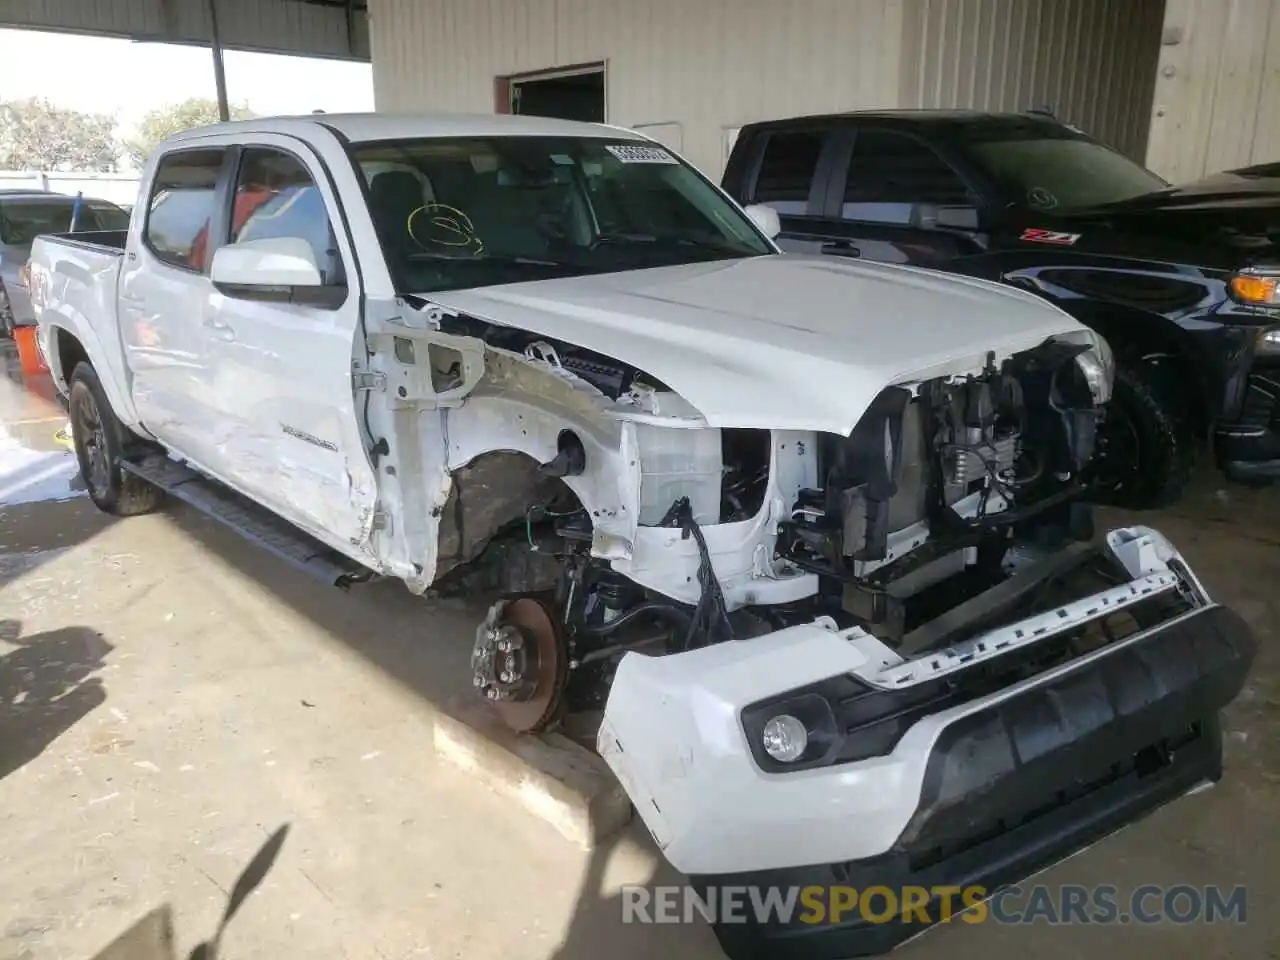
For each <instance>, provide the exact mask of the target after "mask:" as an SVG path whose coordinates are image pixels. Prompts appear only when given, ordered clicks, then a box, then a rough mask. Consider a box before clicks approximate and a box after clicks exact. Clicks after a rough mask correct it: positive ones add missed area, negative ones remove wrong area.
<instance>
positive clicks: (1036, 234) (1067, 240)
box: [1018, 227, 1080, 247]
mask: <svg viewBox="0 0 1280 960" xmlns="http://www.w3.org/2000/svg"><path fill="white" fill-rule="evenodd" d="M1018 239H1019V240H1027V241H1030V242H1031V243H1060V244H1063V245H1065V246H1068V247H1069V246H1071V245H1072V244H1073V243H1075V242H1076V241H1077V240H1079V239H1080V234H1078V233H1062V232H1061V231H1058V230H1043V229H1041V228H1040V227H1027V229H1025V230H1023V231H1022V236H1021V237H1019V238H1018Z"/></svg>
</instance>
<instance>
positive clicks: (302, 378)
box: [201, 134, 377, 557]
mask: <svg viewBox="0 0 1280 960" xmlns="http://www.w3.org/2000/svg"><path fill="white" fill-rule="evenodd" d="M244 147H245V153H244V155H243V156H242V159H241V164H240V172H239V174H238V176H237V183H238V184H240V185H242V186H243V187H244V188H245V189H241V190H240V191H239V193H238V194H237V199H236V201H235V203H234V204H233V215H232V224H231V230H232V236H233V237H235V238H237V239H243V240H250V239H261V238H263V237H265V236H302V237H304V239H308V240H309V241H311V242H312V244H313V246H315V247H316V248H317V251H318V254H319V255H320V257H319V258H323V254H324V253H325V252H326V251H328V253H329V255H330V256H329V261H328V262H327V263H326V267H327V268H328V269H327V270H326V274H327V278H328V279H330V280H336V279H341V280H344V281H345V282H347V283H348V289H347V294H346V299H345V302H343V304H342V305H341V306H339V307H337V308H336V309H326V308H323V307H318V306H312V305H304V304H295V303H283V302H273V301H265V300H258V299H249V298H243V297H240V296H228V295H226V294H224V293H222V292H220V291H218V290H217V289H216V288H215V289H212V290H211V294H210V297H209V299H208V302H207V307H206V310H205V313H204V316H203V321H202V324H201V337H202V341H203V348H202V349H203V350H204V351H205V352H206V353H207V356H208V358H209V362H208V365H207V372H208V389H209V393H210V403H211V405H212V406H213V407H214V408H216V409H217V411H218V420H219V423H220V424H221V429H219V430H218V431H217V436H216V438H215V441H214V442H215V447H216V450H215V454H214V455H215V457H216V459H217V462H218V463H219V464H222V465H223V466H220V467H219V468H218V469H219V470H220V471H221V472H226V473H230V472H231V471H234V474H235V476H236V477H237V479H238V483H239V485H240V486H241V488H242V489H244V490H245V491H246V492H247V493H249V494H251V495H252V496H254V497H256V498H257V499H259V500H261V501H262V502H263V503H265V504H267V505H268V506H270V507H272V508H273V509H275V510H276V511H277V512H279V513H280V514H281V515H283V516H285V517H287V518H288V519H290V520H293V521H294V522H295V523H298V524H299V525H300V526H302V527H305V528H309V529H311V530H312V531H323V532H324V533H326V534H327V536H326V539H328V540H330V541H331V542H333V541H335V540H336V541H339V542H341V543H343V544H347V545H350V547H352V548H354V550H353V552H355V553H356V554H358V555H362V556H365V557H367V556H369V555H370V554H369V550H368V546H367V542H368V538H369V533H370V524H371V519H372V514H373V511H374V509H375V505H376V502H377V487H376V483H375V476H374V472H373V468H372V467H371V465H370V463H369V460H368V457H367V455H366V452H365V443H364V438H363V435H362V433H361V431H360V427H359V423H360V421H359V419H358V417H359V412H358V411H357V408H356V394H355V393H354V392H353V390H352V378H351V363H352V356H353V351H354V350H356V349H357V346H356V341H357V337H358V336H362V335H361V334H360V333H359V320H360V313H359V310H360V292H359V290H358V286H357V283H356V280H355V277H356V275H357V274H356V271H355V270H354V268H353V264H354V260H353V254H352V250H351V248H350V244H349V243H348V241H347V238H346V236H345V234H344V232H343V231H342V229H341V227H340V225H341V223H342V220H341V218H340V217H339V216H338V206H337V202H336V197H335V196H334V195H333V192H332V190H331V188H330V186H329V183H328V181H327V179H326V177H325V176H324V174H323V169H322V168H321V166H320V164H319V163H318V162H316V160H315V158H314V156H313V155H312V154H311V152H310V150H309V148H307V147H305V146H304V145H303V144H302V143H300V142H299V141H297V140H294V139H292V138H289V137H283V136H274V135H269V134H262V135H255V136H254V141H253V143H251V144H244ZM265 151H270V152H265ZM291 164H292V165H291ZM304 178H305V179H304ZM326 215H327V218H328V222H329V224H332V225H333V226H334V228H335V229H333V234H332V236H331V237H330V236H328V234H327V231H321V230H320V229H318V227H317V225H320V226H323V223H324V220H323V218H324V217H325V216H326ZM322 233H323V234H324V235H323V236H322V235H321V234H322ZM331 244H332V245H331ZM359 349H363V344H362V343H361V344H360V346H359Z"/></svg>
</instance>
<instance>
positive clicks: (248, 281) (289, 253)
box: [209, 237, 324, 293]
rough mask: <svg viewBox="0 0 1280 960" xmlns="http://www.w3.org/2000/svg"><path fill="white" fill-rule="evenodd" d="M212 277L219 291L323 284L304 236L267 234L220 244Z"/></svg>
mask: <svg viewBox="0 0 1280 960" xmlns="http://www.w3.org/2000/svg"><path fill="white" fill-rule="evenodd" d="M209 279H210V280H212V281H213V285H214V286H215V287H217V288H218V289H220V290H221V289H222V288H223V287H230V288H241V287H318V286H321V285H322V284H323V283H324V278H323V277H321V275H320V265H319V264H318V263H316V255H315V253H314V252H313V251H312V249H311V244H309V243H307V241H305V240H303V239H302V238H301V237H265V238H263V239H261V240H242V241H240V242H239V243H228V244H226V245H225V246H221V247H219V248H218V250H217V252H215V253H214V255H213V264H212V266H210V268H209ZM223 292H224V293H229V291H226V290H224V291H223Z"/></svg>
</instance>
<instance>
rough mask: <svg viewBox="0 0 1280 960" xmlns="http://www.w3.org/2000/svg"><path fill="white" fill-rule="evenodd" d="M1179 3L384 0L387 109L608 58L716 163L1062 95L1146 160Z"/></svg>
mask: <svg viewBox="0 0 1280 960" xmlns="http://www.w3.org/2000/svg"><path fill="white" fill-rule="evenodd" d="M1275 2H1278V3H1280V0H1275ZM1205 3H1206V5H1212V4H1211V3H1210V0H1205ZM1163 9H1164V2H1163V0H789V2H783V0H683V2H681V0H371V2H370V33H371V42H372V47H373V77H374V91H375V96H376V98H377V103H378V107H379V109H383V110H457V111H481V112H491V111H492V110H493V109H494V78H495V77H497V76H502V75H507V74H513V73H521V72H526V71H534V70H543V69H548V68H551V67H560V66H569V65H574V64H580V63H589V62H598V61H606V62H607V65H608V74H607V79H606V83H607V100H608V105H607V116H608V120H609V122H611V123H617V124H622V125H624V126H650V125H651V129H652V131H653V132H654V133H655V135H658V136H659V139H661V140H663V141H664V142H666V143H668V144H670V145H671V146H674V147H676V148H677V149H679V150H681V151H682V152H683V153H684V154H685V155H686V156H687V157H689V159H691V160H692V161H693V162H695V163H696V164H698V165H699V166H701V167H702V168H703V169H704V170H705V171H707V172H708V173H709V174H711V175H713V176H715V175H718V174H719V172H720V170H721V169H722V168H723V163H724V158H725V155H726V146H727V144H728V143H729V142H730V140H731V138H732V136H733V134H734V133H735V132H736V129H737V128H738V127H739V126H741V125H742V124H743V123H746V122H749V121H752V120H760V119H767V118H771V117H780V116H787V115H796V114H805V113H821V112H826V111H839V110H855V109H860V108H873V107H912V106H918V107H977V108H983V109H993V110H1025V109H1028V108H1030V107H1040V106H1051V107H1052V108H1053V109H1054V110H1055V111H1056V112H1057V113H1058V115H1059V116H1061V117H1063V118H1064V119H1067V120H1070V121H1072V122H1075V123H1077V124H1078V125H1080V126H1081V127H1083V128H1084V129H1086V130H1088V131H1089V132H1091V133H1094V134H1095V135H1097V136H1100V137H1101V138H1102V139H1104V140H1106V141H1108V142H1110V143H1112V144H1113V145H1115V146H1116V147H1118V148H1119V149H1121V150H1123V151H1125V152H1126V153H1129V154H1130V155H1132V156H1135V157H1141V156H1142V155H1143V152H1144V150H1145V146H1146V140H1147V133H1148V129H1149V122H1150V110H1151V92H1152V88H1153V86H1154V83H1155V73H1156V63H1157V58H1158V56H1159V52H1160V31H1161V23H1162V17H1163Z"/></svg>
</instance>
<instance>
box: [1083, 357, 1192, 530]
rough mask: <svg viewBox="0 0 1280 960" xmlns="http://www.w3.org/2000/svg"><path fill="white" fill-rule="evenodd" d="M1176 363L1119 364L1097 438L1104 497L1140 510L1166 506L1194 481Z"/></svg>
mask: <svg viewBox="0 0 1280 960" xmlns="http://www.w3.org/2000/svg"><path fill="white" fill-rule="evenodd" d="M1175 379H1176V370H1175V367H1174V365H1172V364H1169V363H1161V362H1159V361H1154V362H1153V361H1144V360H1137V361H1131V362H1129V363H1125V362H1121V364H1120V365H1118V366H1117V368H1116V377H1115V389H1114V390H1113V392H1112V397H1111V402H1110V403H1109V404H1108V405H1107V414H1106V418H1105V419H1104V421H1103V423H1102V426H1101V429H1100V432H1099V435H1098V452H1097V463H1098V475H1099V479H1100V482H1101V486H1102V488H1103V493H1102V496H1101V499H1102V500H1103V502H1105V503H1109V504H1112V505H1114V506H1118V507H1129V508H1132V509H1138V510H1149V509H1157V508H1160V507H1167V506H1169V505H1170V504H1172V503H1173V502H1174V501H1176V500H1177V499H1178V498H1179V497H1180V496H1181V495H1182V491H1183V490H1184V489H1185V487H1186V485H1187V482H1188V481H1189V480H1190V477H1191V468H1192V466H1193V465H1194V462H1195V436H1194V433H1193V431H1192V429H1191V424H1190V418H1189V417H1188V416H1187V414H1186V410H1185V408H1184V405H1183V403H1182V402H1181V401H1180V399H1179V394H1178V391H1177V385H1176V383H1175Z"/></svg>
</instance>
